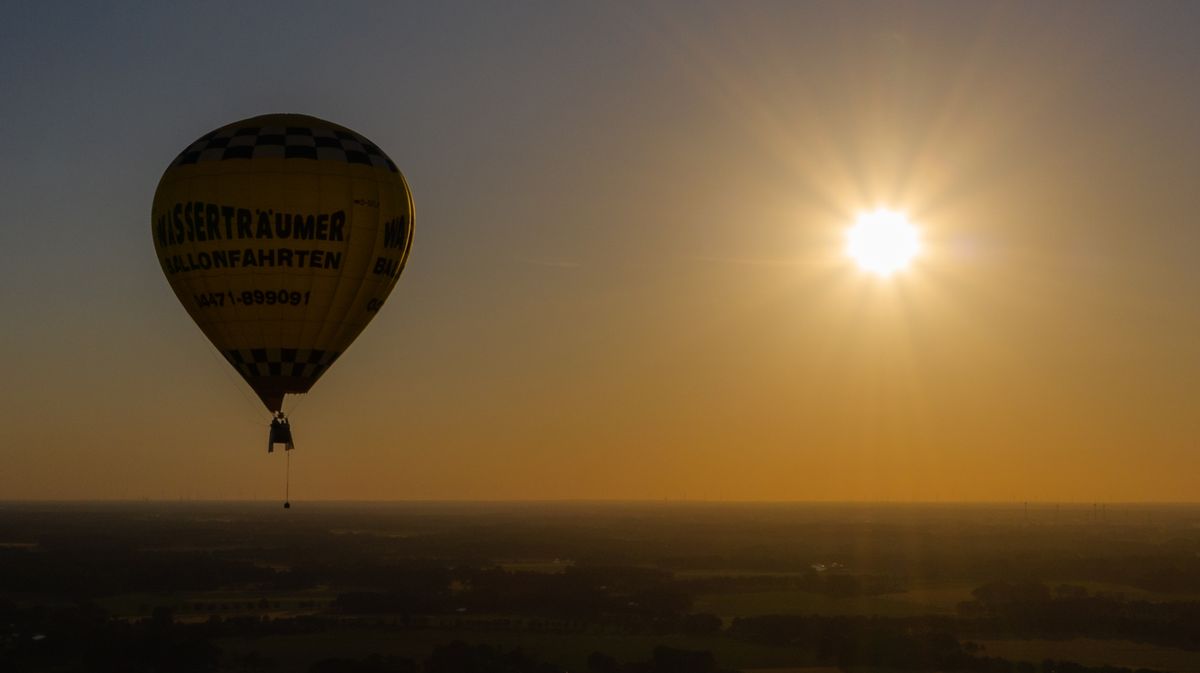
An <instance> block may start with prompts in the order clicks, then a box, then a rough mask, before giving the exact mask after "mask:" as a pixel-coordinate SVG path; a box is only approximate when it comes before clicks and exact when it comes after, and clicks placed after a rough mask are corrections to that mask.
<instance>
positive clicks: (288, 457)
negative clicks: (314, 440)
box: [283, 451, 292, 509]
mask: <svg viewBox="0 0 1200 673" xmlns="http://www.w3.org/2000/svg"><path fill="white" fill-rule="evenodd" d="M283 455H284V456H285V459H284V464H285V465H286V467H284V468H283V473H284V478H283V508H284V509H290V508H291V506H292V499H291V494H292V452H291V451H284V452H283Z"/></svg>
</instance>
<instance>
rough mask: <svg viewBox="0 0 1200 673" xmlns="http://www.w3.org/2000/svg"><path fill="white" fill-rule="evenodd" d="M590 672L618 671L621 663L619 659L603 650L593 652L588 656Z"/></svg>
mask: <svg viewBox="0 0 1200 673" xmlns="http://www.w3.org/2000/svg"><path fill="white" fill-rule="evenodd" d="M587 667H588V668H587V669H588V673H617V672H618V671H619V670H620V664H618V663H617V660H616V659H615V658H614V657H612V656H610V655H607V654H604V653H603V652H592V653H591V654H589V655H588V658H587Z"/></svg>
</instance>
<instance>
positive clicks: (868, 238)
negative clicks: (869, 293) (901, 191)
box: [846, 208, 921, 277]
mask: <svg viewBox="0 0 1200 673" xmlns="http://www.w3.org/2000/svg"><path fill="white" fill-rule="evenodd" d="M920 251H921V239H920V234H919V232H918V231H917V228H916V227H914V226H913V225H912V224H910V223H909V221H908V216H907V215H905V214H904V213H897V212H895V211H891V210H884V209H882V208H881V209H879V210H876V211H873V212H870V213H863V214H861V215H859V216H858V219H857V220H856V221H855V222H854V226H853V227H851V228H850V229H849V230H848V231H847V232H846V254H847V255H849V256H850V257H851V258H852V259H853V260H854V261H855V263H857V264H858V266H859V268H861V269H862V270H863V271H869V272H870V273H873V274H876V275H878V276H883V277H887V276H890V275H892V274H893V273H895V272H897V271H900V270H902V269H904V268H906V267H907V266H908V265H909V263H910V262H911V261H912V260H913V258H914V257H916V256H917V253H918V252H920Z"/></svg>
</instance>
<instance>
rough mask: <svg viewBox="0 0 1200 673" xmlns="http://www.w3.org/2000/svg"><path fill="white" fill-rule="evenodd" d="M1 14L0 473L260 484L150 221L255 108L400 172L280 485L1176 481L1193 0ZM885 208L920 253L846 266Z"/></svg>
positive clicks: (1029, 487) (52, 493)
mask: <svg viewBox="0 0 1200 673" xmlns="http://www.w3.org/2000/svg"><path fill="white" fill-rule="evenodd" d="M0 17H2V18H3V21H0V91H3V92H4V95H3V96H0V122H2V125H3V127H4V128H6V129H8V132H7V134H6V139H5V142H4V149H3V152H2V153H0V204H4V205H3V211H2V213H3V214H2V215H0V222H2V224H0V315H3V316H5V317H4V319H3V323H2V325H0V349H2V351H3V352H4V353H6V354H7V357H8V360H7V363H6V366H5V369H4V375H3V377H0V499H4V500H22V499H85V500H86V499H142V498H150V499H166V500H176V499H179V498H184V499H189V498H196V499H253V498H259V499H275V498H277V497H278V496H279V495H280V491H281V490H282V467H281V462H282V461H280V460H278V458H279V456H278V455H276V456H273V457H268V456H267V455H266V454H265V452H263V450H262V448H263V447H262V443H263V439H264V435H265V429H266V419H265V418H264V417H262V416H261V411H260V409H259V407H258V405H257V402H255V401H254V400H253V399H251V397H250V395H249V392H248V390H247V389H246V387H245V386H244V384H243V383H242V382H241V381H240V380H238V379H237V377H236V375H234V374H233V372H232V370H230V369H229V368H228V365H227V364H226V363H225V362H224V361H223V360H222V359H221V358H220V357H219V356H217V355H216V354H215V352H214V351H213V350H212V349H211V348H210V346H209V345H208V344H207V343H206V342H205V341H204V339H203V338H202V337H201V336H200V335H199V333H198V332H197V330H196V328H195V326H194V325H193V324H192V323H191V321H190V320H189V319H188V317H187V316H186V315H185V313H184V312H183V311H182V310H181V309H180V307H179V306H178V305H177V302H176V300H175V297H174V296H173V295H172V294H171V291H170V289H169V288H168V286H167V283H166V282H165V281H164V279H163V278H162V274H161V271H160V269H159V268H158V266H157V264H156V261H155V258H154V254H153V250H152V246H151V239H150V226H149V223H150V222H149V209H150V200H151V197H152V194H153V193H154V189H155V186H156V184H157V181H158V178H159V176H160V175H161V173H162V171H163V169H164V168H165V167H166V165H167V163H168V162H169V161H170V160H171V159H172V158H173V157H174V156H175V155H176V154H177V153H178V152H179V151H180V150H181V149H182V148H183V147H184V146H186V145H187V144H188V143H190V142H191V141H192V140H194V139H195V138H196V137H198V136H199V135H200V134H202V133H205V132H207V131H209V130H211V129H213V128H216V127H217V126H219V125H221V124H224V123H227V122H230V121H233V120H236V119H241V118H244V117H249V116H251V115H256V114H262V113H267V112H302V113H306V114H312V115H316V116H318V117H322V118H326V119H331V120H335V121H337V122H339V123H343V124H346V125H347V126H349V127H351V128H353V129H356V130H358V131H361V132H362V133H363V134H365V135H366V136H368V137H369V138H371V139H372V140H373V141H374V142H376V143H378V144H379V146H380V147H382V148H383V149H384V150H386V151H387V153H388V154H389V155H390V156H391V157H392V158H393V159H394V160H395V161H396V162H397V164H398V165H399V166H400V168H401V169H402V170H403V171H404V173H405V175H406V176H407V178H408V180H409V182H410V183H411V185H412V189H413V194H414V200H415V204H416V223H415V226H416V236H415V243H414V247H413V253H412V257H411V259H410V262H409V265H408V268H407V270H406V272H405V274H404V276H403V278H401V280H400V283H399V285H398V286H397V288H396V290H395V292H394V293H393V295H392V298H391V299H390V300H389V302H388V305H387V306H386V307H385V309H384V310H383V311H381V312H380V314H379V316H378V318H377V319H376V320H375V321H374V322H373V323H372V324H371V325H370V327H369V328H368V329H367V330H366V331H365V332H364V333H363V335H362V337H361V338H360V339H359V341H358V342H357V343H356V344H355V345H354V346H353V347H352V348H351V349H349V350H348V351H347V352H346V354H345V355H344V356H343V357H342V358H341V359H340V360H339V361H338V363H337V366H336V367H335V368H333V369H332V370H331V371H330V372H329V373H328V375H327V376H325V377H324V378H323V379H322V380H321V381H320V383H319V385H318V386H317V387H316V388H315V389H314V391H313V393H312V394H311V395H309V396H307V397H306V398H304V399H303V400H301V401H300V402H299V405H298V406H295V407H294V413H293V414H292V419H293V423H294V425H295V427H296V429H297V443H298V451H297V452H296V453H295V454H294V456H293V458H294V460H293V461H292V462H293V466H292V467H293V482H292V483H293V490H292V493H293V496H294V497H295V498H297V499H298V500H320V499H350V500H375V499H384V500H392V499H471V500H509V499H520V500H525V499H618V500H620V499H646V500H661V499H663V498H670V499H672V500H675V499H696V500H835V501H854V500H869V501H886V500H898V501H909V500H916V501H939V500H941V501H953V500H984V501H1024V500H1030V501H1045V502H1059V501H1061V502H1070V501H1077V502H1087V503H1091V502H1096V501H1192V500H1195V499H1196V490H1195V475H1196V474H1197V473H1200V452H1198V451H1197V450H1196V448H1197V441H1196V438H1197V436H1200V426H1198V425H1197V422H1196V419H1197V418H1200V396H1198V395H1196V392H1195V382H1196V381H1197V380H1200V357H1198V356H1197V340H1196V338H1195V337H1196V335H1197V334H1200V307H1198V306H1197V302H1196V297H1197V296H1200V294H1198V292H1200V264H1197V263H1196V255H1197V249H1198V248H1200V227H1197V226H1196V225H1197V213H1200V190H1197V189H1196V188H1195V186H1196V184H1197V180H1198V179H1200V134H1197V133H1196V127H1195V122H1196V119H1200V84H1198V83H1197V82H1198V80H1197V77H1196V73H1197V72H1200V45H1198V43H1197V41H1196V40H1195V35H1196V26H1198V25H1200V5H1197V4H1196V3H1182V2H1181V3H1156V4H1154V5H1151V6H1149V7H1147V6H1145V5H1141V4H1132V3H1096V2H1080V3H1072V2H1063V3H1055V4H1053V5H1041V4H1009V3H988V2H970V3H960V2H929V3H898V2H880V3H870V2H862V3H851V4H820V5H818V4H810V3H796V4H788V3H780V4H766V3H762V4H759V3H755V4H747V3H736V4H729V3H720V2H717V3H695V2H687V3H677V4H671V3H662V4H655V5H652V6H624V5H612V4H609V3H593V4H582V3H571V4H569V5H564V4H562V3H544V4H536V3H524V4H520V5H516V6H512V5H507V4H488V3H484V4H480V5H479V6H474V7H470V8H469V11H468V8H466V7H464V6H461V5H451V4H443V3H437V4H436V5H434V4H429V5H419V4H418V5H411V6H396V5H393V4H388V3H383V4H379V5H368V4H344V3H339V4H337V5H336V6H335V5H330V4H327V3H316V2H311V3H296V2H288V3H282V2H280V3H252V4H249V5H247V6H237V7H236V8H235V7H233V6H227V7H222V8H219V9H213V8H210V7H209V6H207V5H205V6H204V7H201V6H199V5H187V4H175V3H171V4H170V5H169V6H168V5H159V4H150V5H145V6H135V5H123V6H120V7H116V8H114V7H112V6H110V5H106V4H97V5H93V6H85V5H82V6H81V5H78V4H71V5H56V4H46V3H31V4H19V5H14V4H10V5H8V6H6V7H5V8H4V9H3V10H2V11H0ZM235 17H236V19H235ZM880 205H885V206H888V207H891V208H896V209H898V210H903V211H905V212H907V213H908V214H909V216H910V217H911V219H912V220H913V222H915V223H918V224H919V225H920V226H921V227H922V231H923V235H924V243H925V246H926V247H925V251H924V252H923V254H922V256H921V257H919V258H918V259H916V260H915V261H914V264H913V266H912V267H911V268H910V269H908V270H907V271H905V272H902V273H898V274H896V275H895V276H893V277H892V278H890V279H889V280H887V281H880V280H879V279H876V278H874V277H871V276H869V275H866V274H863V273H862V272H860V271H859V270H858V269H856V268H855V267H854V265H853V264H852V263H850V262H849V261H848V260H846V259H845V257H844V255H843V254H842V243H843V239H842V236H843V232H844V230H845V229H846V227H847V226H849V224H850V223H851V222H852V221H853V219H854V217H855V214H856V213H857V212H859V211H861V210H864V209H871V208H875V207H877V206H880ZM269 458H275V460H271V459H269Z"/></svg>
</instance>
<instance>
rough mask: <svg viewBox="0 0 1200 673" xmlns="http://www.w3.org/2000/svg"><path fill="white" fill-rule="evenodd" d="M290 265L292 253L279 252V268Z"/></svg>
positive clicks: (286, 251) (287, 251) (285, 250)
mask: <svg viewBox="0 0 1200 673" xmlns="http://www.w3.org/2000/svg"><path fill="white" fill-rule="evenodd" d="M291 265H292V251H291V250H287V249H284V250H280V251H279V266H291Z"/></svg>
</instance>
